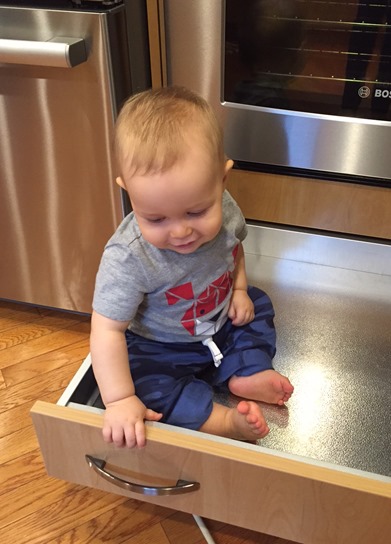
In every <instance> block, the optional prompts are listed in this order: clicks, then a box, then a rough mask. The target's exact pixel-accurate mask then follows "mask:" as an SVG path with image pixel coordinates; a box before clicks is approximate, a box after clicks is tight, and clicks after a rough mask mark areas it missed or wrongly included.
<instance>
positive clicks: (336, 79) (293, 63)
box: [224, 0, 391, 120]
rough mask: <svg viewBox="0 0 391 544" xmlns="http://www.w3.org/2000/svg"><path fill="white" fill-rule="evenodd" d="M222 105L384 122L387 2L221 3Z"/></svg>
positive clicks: (390, 68) (390, 38) (389, 85)
mask: <svg viewBox="0 0 391 544" xmlns="http://www.w3.org/2000/svg"><path fill="white" fill-rule="evenodd" d="M225 9H226V14H225V15H226V19H225V49H224V57H225V70H224V99H225V100H226V101H228V102H236V103H242V104H250V105H254V106H262V107H267V108H278V109H285V110H295V111H302V112H309V113H320V114H331V115H342V116H349V117H361V118H367V119H383V120H389V119H390V117H391V116H390V109H391V108H390V104H391V0H376V1H373V0H372V1H349V2H348V1H346V2H345V1H341V0H337V1H333V2H331V1H327V0H226V8H225Z"/></svg>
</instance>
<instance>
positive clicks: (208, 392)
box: [126, 287, 276, 429]
mask: <svg viewBox="0 0 391 544" xmlns="http://www.w3.org/2000/svg"><path fill="white" fill-rule="evenodd" d="M248 294H249V296H250V298H251V300H252V301H253V303H254V310H255V317H254V319H253V321H252V322H251V323H248V324H247V325H243V326H242V327H235V326H234V325H232V322H231V320H230V319H228V320H227V322H226V323H225V325H224V326H223V327H222V329H220V331H219V332H218V333H216V334H215V335H214V336H213V340H214V342H215V343H216V344H217V346H218V347H219V349H220V351H221V353H222V354H223V356H224V357H223V359H222V362H221V365H220V366H219V367H218V368H216V367H215V365H214V363H213V358H212V355H211V353H210V351H209V349H208V347H206V346H204V345H203V344H202V343H201V342H190V343H166V342H156V341H154V340H149V339H147V338H143V337H141V336H138V335H136V334H134V333H132V332H130V331H126V341H127V346H128V353H129V361H130V368H131V372H132V378H133V381H134V384H135V388H136V395H137V396H138V397H139V398H140V399H141V400H142V401H143V403H144V404H145V405H146V406H147V407H148V408H151V409H152V410H155V411H156V412H162V413H163V418H162V420H161V421H163V422H165V423H169V424H170V425H176V426H179V427H185V428H188V429H199V428H200V427H201V426H202V425H203V423H205V421H206V420H207V419H208V418H209V416H210V414H211V412H212V408H213V388H214V387H217V386H226V384H227V382H228V380H229V379H230V378H231V377H232V376H234V375H235V376H251V375H252V374H255V373H257V372H261V371H263V370H267V369H270V368H273V366H272V359H273V357H274V355H275V351H276V332H275V328H274V323H273V318H274V310H273V306H272V303H271V300H270V298H269V297H268V296H267V295H266V293H264V292H263V291H261V290H260V289H258V288H256V287H249V289H248Z"/></svg>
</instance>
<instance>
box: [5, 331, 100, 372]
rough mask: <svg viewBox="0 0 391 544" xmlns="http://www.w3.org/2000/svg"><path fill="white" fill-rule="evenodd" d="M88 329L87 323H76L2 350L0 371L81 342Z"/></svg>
mask: <svg viewBox="0 0 391 544" xmlns="http://www.w3.org/2000/svg"><path fill="white" fill-rule="evenodd" d="M89 328H90V324H89V322H88V321H87V322H86V321H82V322H78V323H76V324H74V325H72V326H71V327H69V328H65V329H62V330H59V331H56V332H53V333H51V334H47V335H46V336H43V337H40V338H35V339H33V340H29V341H28V342H25V343H23V344H18V345H16V346H12V347H10V348H8V349H5V350H2V351H0V369H2V368H5V367H7V366H9V365H11V364H16V363H20V362H22V361H27V360H29V359H32V358H33V357H36V356H38V355H42V354H44V353H50V352H51V351H54V350H56V349H59V348H62V347H64V346H66V345H70V344H74V343H76V342H78V341H80V340H83V339H85V335H86V333H87V332H89Z"/></svg>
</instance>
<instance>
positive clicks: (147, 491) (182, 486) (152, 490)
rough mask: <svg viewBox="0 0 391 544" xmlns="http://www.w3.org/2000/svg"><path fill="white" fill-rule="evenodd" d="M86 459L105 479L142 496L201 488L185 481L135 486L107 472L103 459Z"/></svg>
mask: <svg viewBox="0 0 391 544" xmlns="http://www.w3.org/2000/svg"><path fill="white" fill-rule="evenodd" d="M85 458H86V461H87V463H88V465H89V466H90V467H91V468H92V469H93V470H94V471H95V472H96V473H97V474H99V476H101V477H102V478H103V479H105V480H107V481H108V482H110V483H112V484H114V485H116V486H117V487H121V488H123V489H126V490H127V491H132V492H133V493H140V494H141V495H180V494H181V493H191V492H192V491H197V490H198V489H199V488H200V484H199V483H198V482H186V481H184V480H178V481H177V483H176V485H174V486H172V487H150V486H147V485H140V484H134V483H132V482H127V481H126V480H123V479H122V478H119V477H118V476H115V475H114V474H111V473H110V472H108V471H107V470H105V465H106V461H103V459H97V458H96V457H93V456H92V455H86V457H85Z"/></svg>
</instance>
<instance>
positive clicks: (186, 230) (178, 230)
mask: <svg viewBox="0 0 391 544" xmlns="http://www.w3.org/2000/svg"><path fill="white" fill-rule="evenodd" d="M190 234H191V227H190V225H189V224H188V223H187V222H186V221H181V222H178V223H176V224H175V225H173V226H172V228H171V236H172V237H173V238H186V237H187V236H189V235H190Z"/></svg>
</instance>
